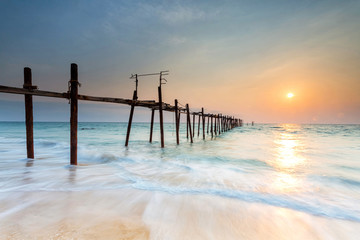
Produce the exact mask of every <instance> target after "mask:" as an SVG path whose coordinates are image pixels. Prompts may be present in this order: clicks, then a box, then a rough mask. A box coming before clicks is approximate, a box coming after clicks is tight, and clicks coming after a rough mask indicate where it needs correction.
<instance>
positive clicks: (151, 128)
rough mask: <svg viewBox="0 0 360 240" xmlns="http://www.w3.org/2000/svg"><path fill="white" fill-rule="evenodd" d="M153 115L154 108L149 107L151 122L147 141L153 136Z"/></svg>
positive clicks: (150, 140)
mask: <svg viewBox="0 0 360 240" xmlns="http://www.w3.org/2000/svg"><path fill="white" fill-rule="evenodd" d="M154 115H155V109H154V108H152V109H151V122H150V138H149V142H150V143H152V136H153V129H154Z"/></svg>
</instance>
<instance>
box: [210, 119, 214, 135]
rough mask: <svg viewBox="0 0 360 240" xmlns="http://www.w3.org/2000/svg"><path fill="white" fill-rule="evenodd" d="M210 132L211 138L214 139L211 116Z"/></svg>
mask: <svg viewBox="0 0 360 240" xmlns="http://www.w3.org/2000/svg"><path fill="white" fill-rule="evenodd" d="M210 132H211V138H213V137H214V133H213V115H212V114H211V129H210Z"/></svg>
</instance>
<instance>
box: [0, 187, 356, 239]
mask: <svg viewBox="0 0 360 240" xmlns="http://www.w3.org/2000/svg"><path fill="white" fill-rule="evenodd" d="M0 212H1V213H0V239H129V240H130V239H164V240H165V239H174V240H180V239H189V240H190V239H192V240H197V239H274V240H275V239H356V238H357V237H358V236H357V235H356V232H355V231H354V229H359V228H360V224H359V223H356V222H349V221H343V220H335V219H328V218H324V217H316V216H312V215H308V214H306V213H302V212H297V211H294V210H289V209H285V208H280V207H273V206H267V205H263V204H258V203H247V202H243V201H239V200H236V199H227V198H221V197H214V196H206V195H172V194H166V193H159V192H150V191H139V190H131V189H122V190H116V191H115V190H107V191H78V192H76V191H75V192H41V191H40V192H12V193H9V192H8V193H1V194H0Z"/></svg>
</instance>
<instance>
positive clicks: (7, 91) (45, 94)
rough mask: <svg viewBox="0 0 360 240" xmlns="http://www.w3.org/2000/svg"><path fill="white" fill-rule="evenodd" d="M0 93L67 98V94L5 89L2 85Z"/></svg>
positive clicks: (12, 88) (14, 88)
mask: <svg viewBox="0 0 360 240" xmlns="http://www.w3.org/2000/svg"><path fill="white" fill-rule="evenodd" d="M0 92H3V93H12V94H28V95H34V96H41V97H54V98H69V94H68V93H57V92H50V91H41V90H37V89H25V88H16V87H7V86H3V85H0Z"/></svg>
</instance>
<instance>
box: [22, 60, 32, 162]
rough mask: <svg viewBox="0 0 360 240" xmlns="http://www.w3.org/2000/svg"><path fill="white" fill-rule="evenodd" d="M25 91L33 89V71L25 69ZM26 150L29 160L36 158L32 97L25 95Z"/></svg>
mask: <svg viewBox="0 0 360 240" xmlns="http://www.w3.org/2000/svg"><path fill="white" fill-rule="evenodd" d="M23 87H24V89H32V76H31V69H30V68H28V67H26V68H24V86H23ZM25 122H26V150H27V158H34V133H33V101H32V95H29V94H25Z"/></svg>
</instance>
